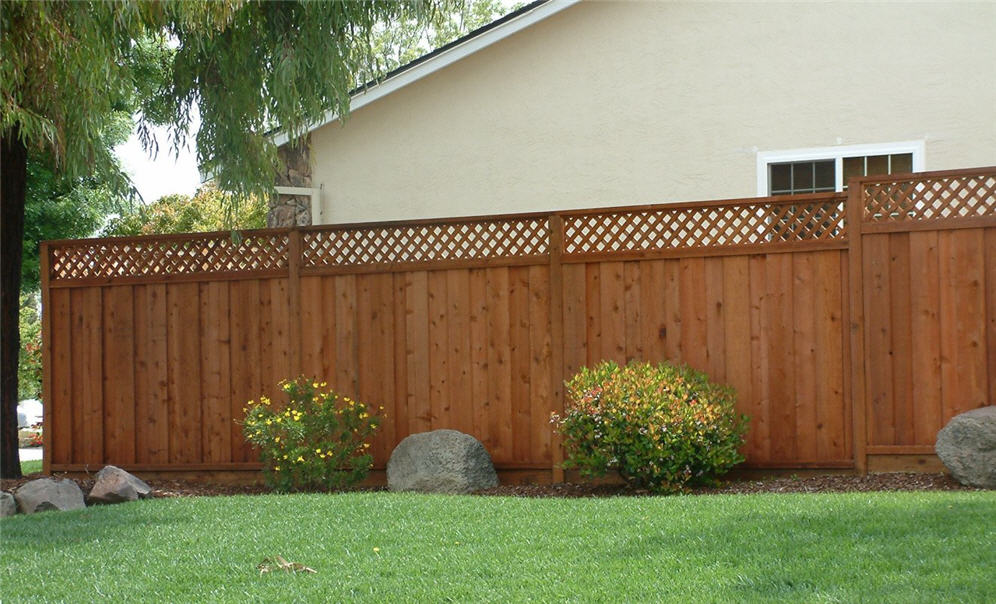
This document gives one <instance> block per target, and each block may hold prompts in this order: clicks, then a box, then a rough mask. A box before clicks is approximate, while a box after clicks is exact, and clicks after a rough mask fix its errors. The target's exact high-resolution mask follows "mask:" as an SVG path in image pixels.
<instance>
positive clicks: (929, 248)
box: [910, 231, 943, 445]
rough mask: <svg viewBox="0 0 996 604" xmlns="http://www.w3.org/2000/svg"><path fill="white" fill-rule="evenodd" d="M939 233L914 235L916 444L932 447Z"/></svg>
mask: <svg viewBox="0 0 996 604" xmlns="http://www.w3.org/2000/svg"><path fill="white" fill-rule="evenodd" d="M939 270H940V269H939V268H938V248H937V232H936V231H927V232H923V233H910V274H911V278H913V277H912V276H913V275H915V284H914V286H913V287H911V289H910V334H911V336H912V342H911V347H910V357H911V358H910V360H911V373H912V384H911V388H912V390H911V395H912V399H913V409H915V410H916V412H915V413H912V419H913V443H914V444H917V445H932V444H934V442H935V440H936V437H937V427H938V426H939V425H941V418H942V415H943V414H942V408H941V407H942V405H941V400H942V393H941V382H942V379H941V330H940V327H941V326H940V322H939V316H938V309H939V308H940V305H941V302H940V296H941V284H940V281H939V274H940V273H939Z"/></svg>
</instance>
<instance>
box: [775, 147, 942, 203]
mask: <svg viewBox="0 0 996 604" xmlns="http://www.w3.org/2000/svg"><path fill="white" fill-rule="evenodd" d="M923 149H924V144H923V141H910V142H903V143H887V144H882V145H847V146H843V145H842V146H839V147H822V148H813V149H797V150H790V151H762V152H759V153H758V154H757V174H758V181H757V191H758V194H759V195H761V196H767V195H793V194H798V193H820V192H825V191H844V190H846V189H847V181H848V179H850V178H854V177H857V176H871V175H875V174H900V173H904V172H919V171H921V170H923V169H924V167H923Z"/></svg>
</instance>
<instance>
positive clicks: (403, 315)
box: [323, 273, 411, 442]
mask: <svg viewBox="0 0 996 604" xmlns="http://www.w3.org/2000/svg"><path fill="white" fill-rule="evenodd" d="M329 283H330V282H329ZM407 283H408V279H407V275H405V274H404V273H394V275H393V283H392V287H393V288H394V296H393V309H392V310H393V312H394V333H393V334H392V335H393V340H394V341H393V349H392V351H391V356H392V362H393V363H394V390H393V393H394V397H393V399H392V400H391V401H389V402H388V403H385V404H384V410H383V411H381V413H382V414H384V413H386V414H387V417H386V418H383V421H385V422H387V423H390V424H391V425H392V426H393V430H394V437H395V442H401V441H402V440H404V438H405V437H406V436H408V435H409V434H411V431H410V429H409V426H408V422H409V419H408V415H409V408H408V403H409V399H408V392H409V390H408V356H407V352H406V350H407V336H408V317H407V312H406V309H407V308H408V306H407V305H408V300H407V291H408V287H407ZM325 299H326V300H331V299H333V296H331V295H328V294H326V296H325ZM323 314H324V316H325V319H326V323H325V332H326V333H327V334H331V333H333V332H332V329H331V325H330V324H329V323H328V318H329V317H330V316H331V313H329V312H327V311H326V312H324V313H323ZM329 338H331V336H329ZM332 348H334V346H331V341H327V343H326V345H325V346H324V350H327V351H328V350H331V349H332Z"/></svg>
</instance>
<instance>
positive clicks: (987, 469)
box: [934, 405, 996, 489]
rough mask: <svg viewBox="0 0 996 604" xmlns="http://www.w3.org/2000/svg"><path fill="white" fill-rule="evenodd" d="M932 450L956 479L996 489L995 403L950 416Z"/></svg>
mask: <svg viewBox="0 0 996 604" xmlns="http://www.w3.org/2000/svg"><path fill="white" fill-rule="evenodd" d="M934 450H935V451H937V456H938V457H939V458H940V459H941V462H942V463H943V464H944V465H945V467H947V469H948V470H949V471H950V472H951V475H952V476H954V477H955V479H956V480H957V481H958V482H960V483H962V484H966V485H969V486H973V487H981V488H984V489H996V405H991V406H989V407H980V408H978V409H973V410H972V411H967V412H965V413H962V414H961V415H956V416H955V417H953V418H951V421H949V422H948V425H946V426H944V428H942V429H941V431H940V432H938V433H937V444H935V445H934Z"/></svg>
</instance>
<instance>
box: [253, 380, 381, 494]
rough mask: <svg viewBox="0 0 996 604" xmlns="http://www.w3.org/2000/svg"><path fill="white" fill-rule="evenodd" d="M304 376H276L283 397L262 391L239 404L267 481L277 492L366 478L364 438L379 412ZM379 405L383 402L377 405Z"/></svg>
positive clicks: (369, 459) (367, 454)
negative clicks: (277, 400) (282, 400)
mask: <svg viewBox="0 0 996 604" xmlns="http://www.w3.org/2000/svg"><path fill="white" fill-rule="evenodd" d="M327 387H328V384H326V383H325V382H321V383H319V382H318V381H316V380H310V379H307V378H305V377H299V378H297V379H296V380H294V381H286V380H284V381H281V382H280V389H281V390H282V391H283V392H284V393H286V394H287V397H288V402H287V404H286V405H284V406H283V407H277V406H275V405H274V404H273V402H272V401H271V400H270V399H268V398H267V397H265V396H261V397H259V401H258V402H256V401H249V403H248V405H247V406H246V407H245V408H244V409H243V411H244V412H245V414H246V417H245V420H243V422H242V433H243V434H244V435H245V437H246V440H247V441H249V442H250V443H252V444H253V445H255V446H256V447H258V448H259V451H260V459H261V461H262V462H263V475H264V478H265V480H266V484H267V486H269V487H270V488H272V489H275V490H277V491H291V490H303V489H316V488H323V489H327V490H333V489H340V488H343V487H347V486H350V485H354V484H356V483H358V482H359V481H361V480H363V479H364V478H366V476H367V474H368V473H369V471H370V466H371V465H373V456H372V455H371V454H370V452H369V449H370V443H369V442H368V441H369V440H370V438H371V437H372V436H373V434H374V432H376V430H377V427H378V426H379V425H380V421H381V417H380V416H378V415H377V414H375V413H372V412H371V411H370V410H369V409H368V408H367V406H366V405H365V404H363V403H361V402H359V401H354V400H352V399H350V398H349V397H348V396H340V395H339V394H336V393H335V392H333V391H331V390H327ZM381 410H383V407H381Z"/></svg>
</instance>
